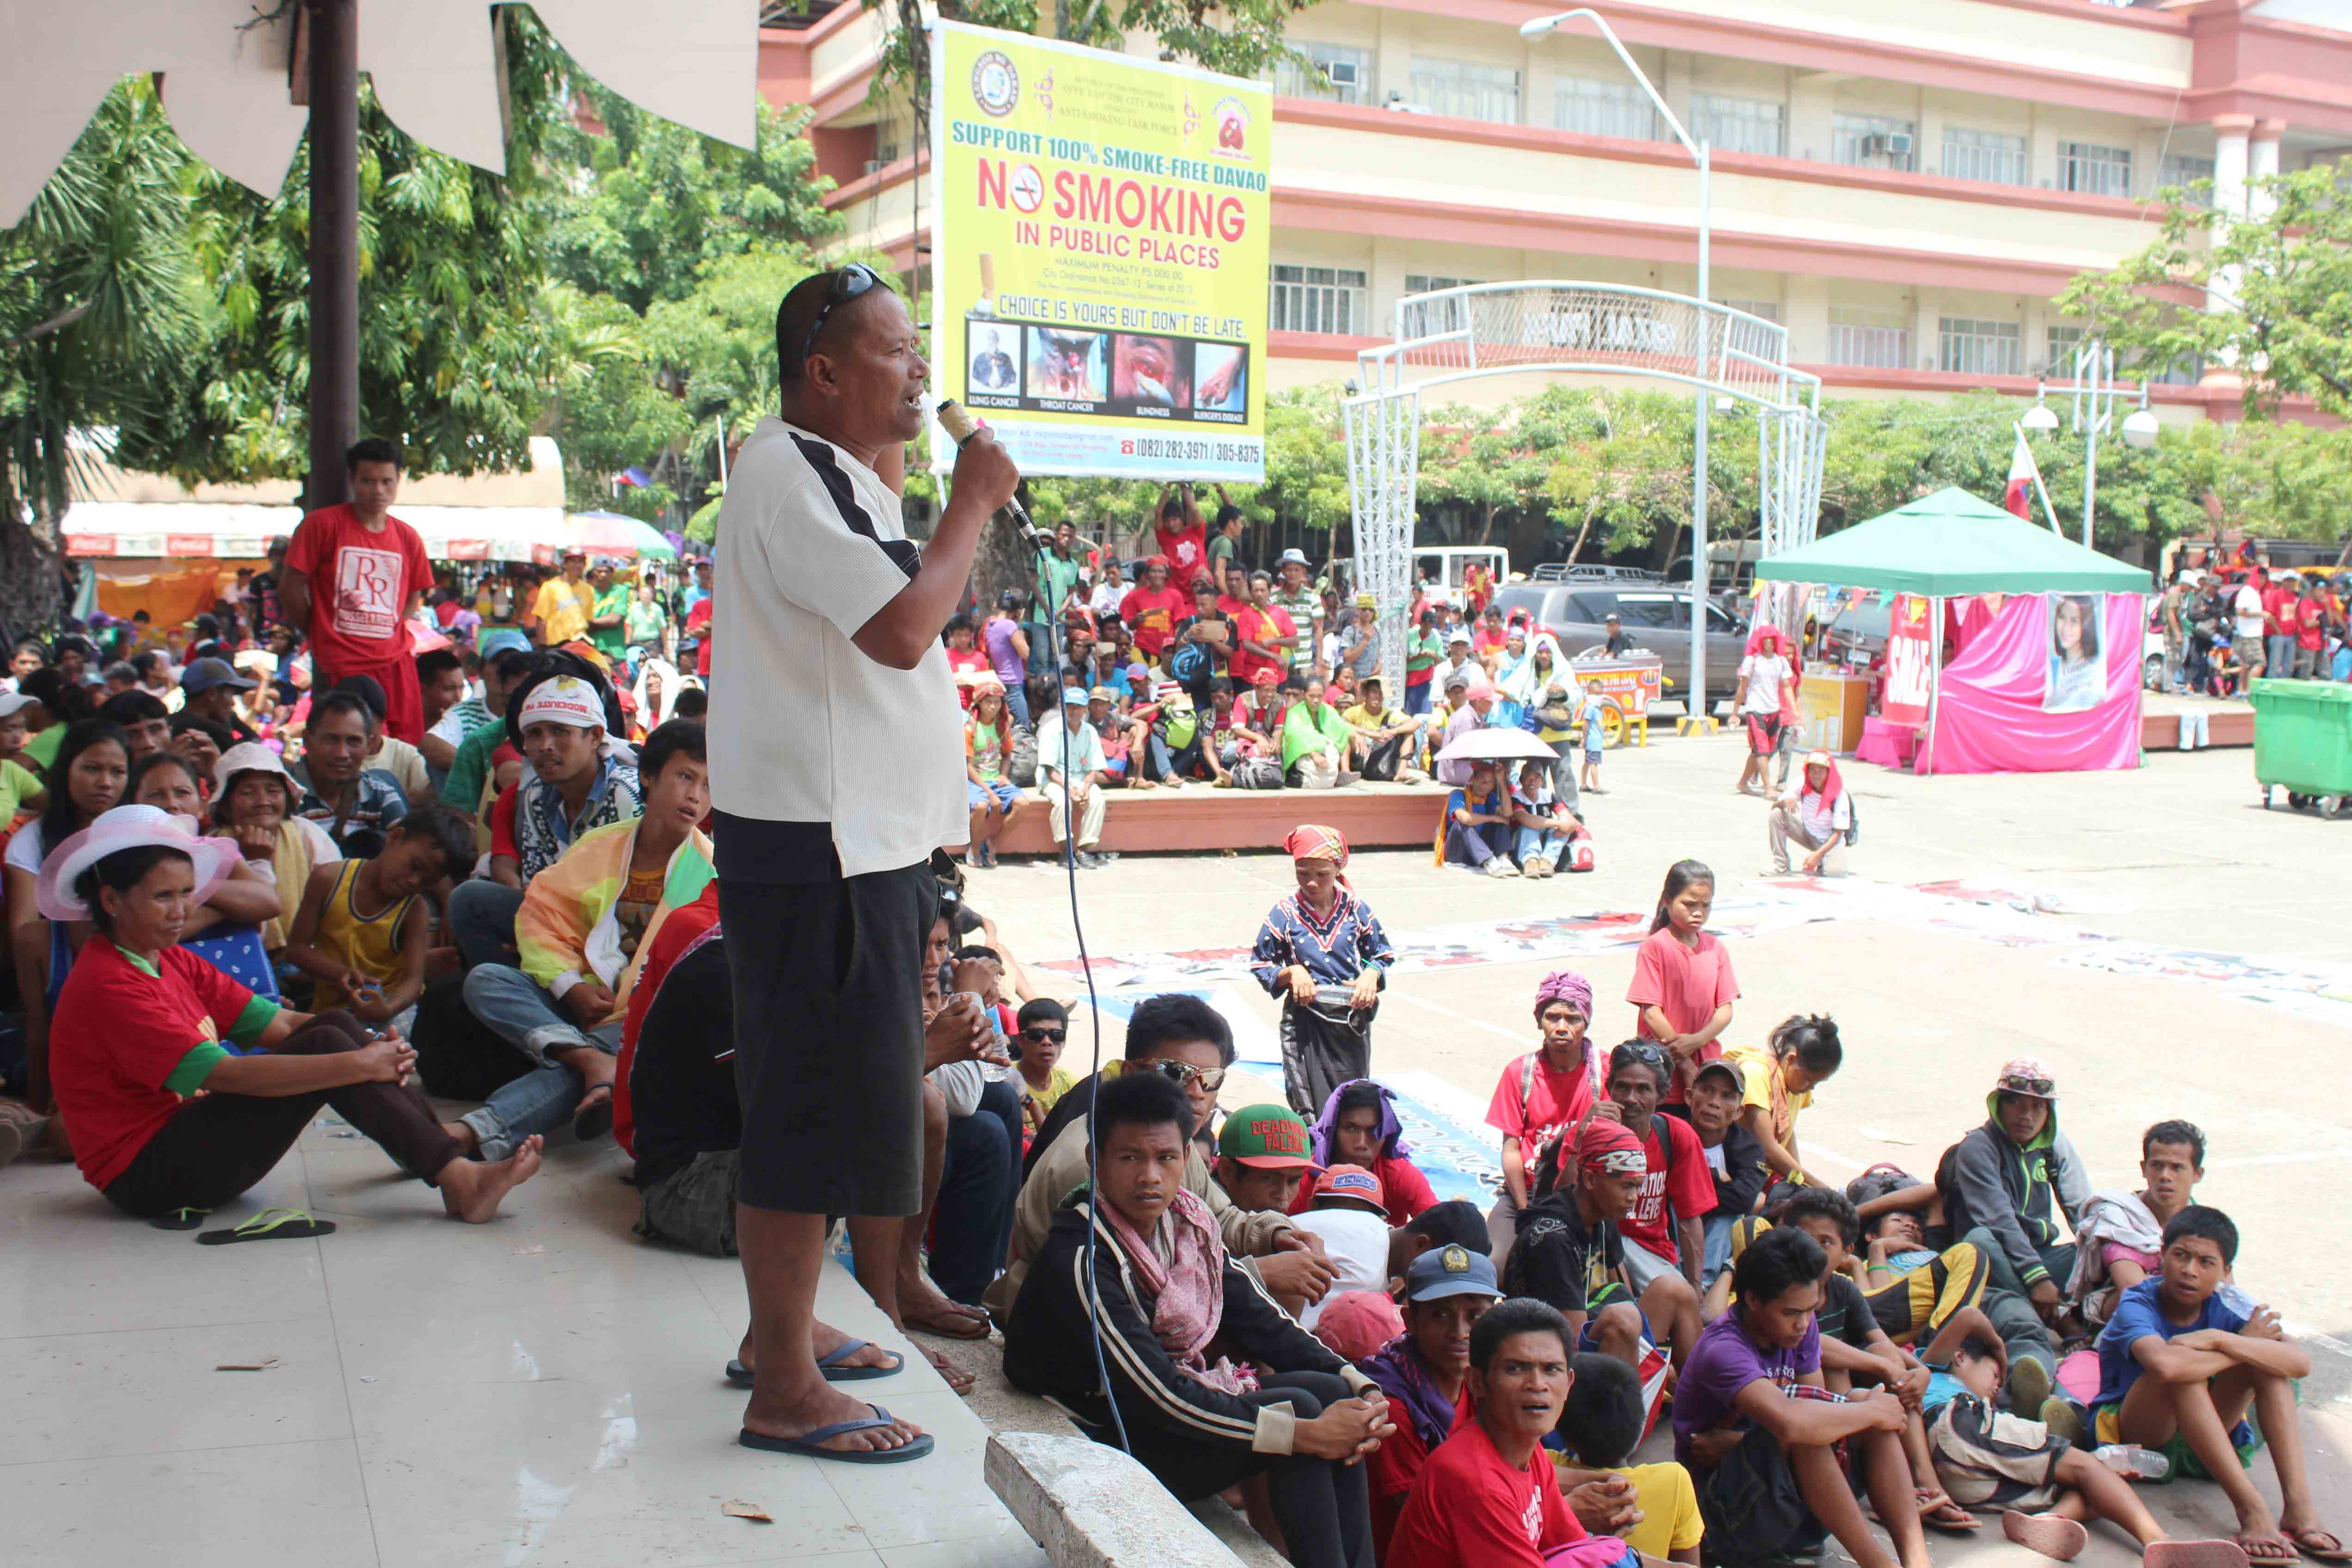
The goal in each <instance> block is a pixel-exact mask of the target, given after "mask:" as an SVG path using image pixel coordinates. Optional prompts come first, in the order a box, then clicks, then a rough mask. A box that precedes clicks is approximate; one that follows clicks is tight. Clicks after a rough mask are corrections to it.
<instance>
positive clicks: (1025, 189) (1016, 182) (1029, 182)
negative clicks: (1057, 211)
mask: <svg viewBox="0 0 2352 1568" xmlns="http://www.w3.org/2000/svg"><path fill="white" fill-rule="evenodd" d="M1010 195H1012V197H1013V205H1014V206H1015V207H1018V208H1019V209H1020V210H1021V211H1023V212H1024V213H1034V212H1035V211H1036V210H1037V208H1038V206H1039V205H1040V204H1041V203H1043V202H1044V201H1045V176H1044V175H1042V174H1038V173H1037V165H1036V164H1034V163H1023V164H1021V165H1020V166H1018V167H1017V168H1015V169H1014V170H1013V179H1012V183H1011V186H1010Z"/></svg>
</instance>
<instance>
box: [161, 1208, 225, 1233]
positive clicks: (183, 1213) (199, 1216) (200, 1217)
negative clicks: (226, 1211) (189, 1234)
mask: <svg viewBox="0 0 2352 1568" xmlns="http://www.w3.org/2000/svg"><path fill="white" fill-rule="evenodd" d="M212 1212H213V1211H212V1210H210V1209H173V1211H172V1212H171V1213H170V1214H159V1215H156V1216H155V1217H154V1218H153V1219H151V1220H149V1221H148V1222H147V1223H148V1224H149V1225H152V1226H154V1227H155V1228H156V1229H157V1230H194V1229H195V1228H196V1226H200V1225H202V1224H204V1223H205V1215H209V1214H211V1213H212Z"/></svg>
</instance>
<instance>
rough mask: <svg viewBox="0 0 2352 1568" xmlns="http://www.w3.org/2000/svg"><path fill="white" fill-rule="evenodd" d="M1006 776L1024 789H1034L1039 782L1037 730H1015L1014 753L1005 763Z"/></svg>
mask: <svg viewBox="0 0 2352 1568" xmlns="http://www.w3.org/2000/svg"><path fill="white" fill-rule="evenodd" d="M1004 776H1005V777H1007V778H1009V779H1011V780H1012V781H1013V784H1015V785H1017V786H1018V787H1020V788H1022V789H1034V788H1035V787H1036V784H1037V731H1034V730H1023V729H1019V728H1016V729H1014V730H1013V755H1012V757H1011V758H1010V759H1008V760H1007V761H1006V763H1005V764H1004Z"/></svg>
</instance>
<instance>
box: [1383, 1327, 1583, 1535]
mask: <svg viewBox="0 0 2352 1568" xmlns="http://www.w3.org/2000/svg"><path fill="white" fill-rule="evenodd" d="M1569 1354H1570V1346H1569V1332H1568V1323H1567V1321H1565V1320H1564V1319H1562V1318H1561V1317H1560V1315H1559V1313H1558V1312H1557V1311H1555V1310H1552V1309H1551V1308H1549V1307H1548V1306H1546V1305H1544V1303H1542V1302H1541V1301H1534V1300H1514V1301H1505V1302H1503V1303H1501V1304H1500V1305H1499V1306H1495V1307H1490V1308H1488V1309H1487V1310H1486V1312H1485V1314H1484V1315H1482V1316H1481V1317H1480V1318H1479V1319H1478V1321H1477V1322H1476V1323H1475V1325H1473V1326H1472V1328H1471V1330H1470V1377H1469V1384H1470V1398H1471V1403H1472V1406H1473V1409H1474V1411H1475V1415H1474V1416H1473V1418H1472V1419H1471V1420H1468V1421H1465V1422H1464V1423H1463V1424H1462V1425H1461V1426H1457V1427H1456V1428H1454V1435H1453V1436H1450V1437H1448V1438H1446V1439H1445V1441H1444V1443H1442V1444H1440V1445H1438V1448H1437V1452H1435V1453H1434V1454H1432V1455H1431V1456H1430V1457H1429V1460H1428V1462H1427V1463H1425V1464H1423V1466H1422V1468H1421V1473H1420V1474H1419V1475H1418V1476H1415V1477H1414V1478H1413V1482H1412V1493H1411V1495H1410V1496H1409V1497H1408V1498H1407V1499H1406V1500H1405V1505H1404V1512H1403V1513H1402V1515H1400V1516H1399V1517H1398V1519H1397V1524H1396V1533H1395V1534H1394V1535H1392V1536H1391V1537H1390V1538H1389V1552H1388V1557H1387V1559H1386V1563H1387V1568H1542V1563H1543V1561H1544V1558H1545V1556H1546V1554H1547V1553H1549V1552H1555V1551H1557V1550H1559V1548H1560V1547H1563V1546H1566V1545H1567V1544H1569V1543H1570V1542H1574V1541H1581V1540H1583V1539H1584V1538H1585V1530H1584V1526H1583V1525H1581V1524H1580V1523H1578V1522H1577V1520H1576V1516H1575V1515H1574V1514H1573V1513H1570V1511H1569V1507H1568V1503H1567V1500H1565V1499H1563V1498H1562V1497H1561V1496H1560V1495H1559V1472H1558V1471H1556V1470H1555V1469H1554V1468H1552V1462H1551V1456H1550V1455H1549V1454H1548V1453H1546V1452H1545V1451H1544V1447H1543V1439H1544V1436H1545V1434H1547V1433H1549V1431H1550V1430H1551V1429H1552V1427H1553V1426H1555V1425H1556V1424H1557V1423H1558V1422H1559V1411H1560V1406H1561V1405H1564V1404H1566V1403H1567V1400H1568V1390H1569V1386H1570V1384H1572V1383H1573V1382H1574V1381H1575V1374H1574V1373H1571V1372H1570V1370H1569V1361H1568V1358H1569Z"/></svg>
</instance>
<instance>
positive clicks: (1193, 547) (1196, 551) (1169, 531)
mask: <svg viewBox="0 0 2352 1568" xmlns="http://www.w3.org/2000/svg"><path fill="white" fill-rule="evenodd" d="M1151 531H1152V533H1153V535H1154V536H1155V537H1156V538H1157V539H1158V540H1159V542H1160V554H1161V555H1163V556H1165V557H1166V558H1167V561H1168V574H1169V579H1170V581H1171V583H1173V584H1174V585H1175V587H1176V590H1177V592H1179V593H1180V594H1186V595H1189V594H1191V593H1192V579H1193V578H1195V577H1202V576H1206V575H1207V574H1208V571H1209V525H1208V524H1207V523H1205V522H1203V521H1201V508H1200V505H1199V503H1198V502H1196V501H1194V500H1193V499H1192V486H1190V485H1166V486H1163V487H1161V489H1160V515H1159V517H1158V518H1157V519H1156V520H1155V521H1153V522H1152V525H1151ZM1121 613H1122V614H1124V613H1125V612H1123V611H1122V612H1121ZM1133 624H1134V623H1133V622H1132V621H1129V625H1130V626H1131V625H1133Z"/></svg>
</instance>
